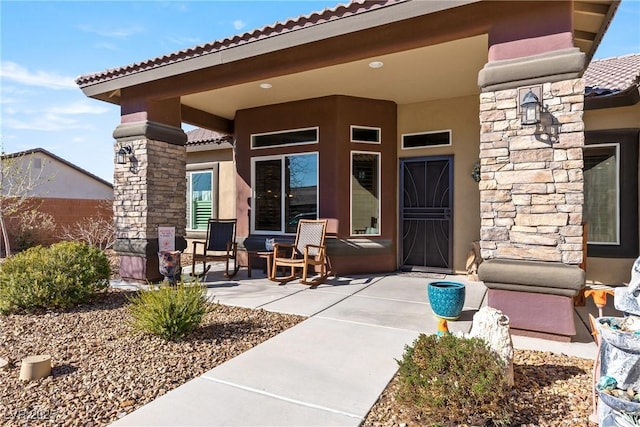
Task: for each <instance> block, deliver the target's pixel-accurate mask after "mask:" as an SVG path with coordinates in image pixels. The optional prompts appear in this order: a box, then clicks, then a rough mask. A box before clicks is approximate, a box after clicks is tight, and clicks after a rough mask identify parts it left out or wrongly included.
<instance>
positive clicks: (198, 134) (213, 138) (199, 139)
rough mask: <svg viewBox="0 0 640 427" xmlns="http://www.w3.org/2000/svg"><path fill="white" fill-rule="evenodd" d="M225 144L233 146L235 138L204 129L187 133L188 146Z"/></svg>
mask: <svg viewBox="0 0 640 427" xmlns="http://www.w3.org/2000/svg"><path fill="white" fill-rule="evenodd" d="M224 142H227V143H229V144H233V136H232V135H227V134H225V133H220V132H215V131H212V130H209V129H203V128H197V129H193V130H190V131H188V132H187V145H204V144H209V143H215V144H222V143H224Z"/></svg>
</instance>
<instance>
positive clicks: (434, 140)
mask: <svg viewBox="0 0 640 427" xmlns="http://www.w3.org/2000/svg"><path fill="white" fill-rule="evenodd" d="M445 145H451V131H450V130H443V131H436V132H421V133H406V134H404V135H402V149H403V150H405V149H411V148H425V147H440V146H445Z"/></svg>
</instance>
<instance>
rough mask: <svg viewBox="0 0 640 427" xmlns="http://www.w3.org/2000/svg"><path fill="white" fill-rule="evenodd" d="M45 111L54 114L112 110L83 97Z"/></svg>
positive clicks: (98, 112) (97, 112)
mask: <svg viewBox="0 0 640 427" xmlns="http://www.w3.org/2000/svg"><path fill="white" fill-rule="evenodd" d="M45 111H46V112H49V113H52V114H61V115H75V114H102V113H107V112H109V111H110V110H109V108H107V107H106V106H105V105H103V104H98V103H97V102H92V101H90V100H88V99H82V100H80V101H75V102H72V103H70V104H67V105H61V106H57V107H48V108H47V109H46V110H45Z"/></svg>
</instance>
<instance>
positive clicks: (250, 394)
mask: <svg viewBox="0 0 640 427" xmlns="http://www.w3.org/2000/svg"><path fill="white" fill-rule="evenodd" d="M361 421H362V418H360V417H354V416H349V415H346V414H340V413H337V412H334V411H331V410H328V409H324V408H319V407H314V406H309V405H307V404H302V403H298V402H295V401H287V400H283V399H281V398H278V397H277V396H272V395H268V394H265V393H261V392H256V391H253V390H247V389H242V388H238V387H235V386H233V385H228V384H223V383H220V382H216V381H211V380H209V379H203V378H201V377H199V378H195V379H193V380H191V381H189V382H188V383H186V384H183V385H182V386H180V387H178V388H177V389H175V390H172V391H170V392H169V393H167V394H165V395H164V396H161V397H160V398H158V399H156V400H154V401H153V402H151V403H149V404H147V405H145V406H143V407H142V408H140V409H138V410H137V411H135V412H133V413H131V414H129V415H127V416H126V417H124V418H121V419H120V420H118V421H116V422H114V423H113V424H111V425H112V426H178V425H180V426H231V425H235V426H291V427H294V426H302V425H304V426H318V427H320V426H329V425H331V426H345V427H356V426H358V425H359V424H360V422H361Z"/></svg>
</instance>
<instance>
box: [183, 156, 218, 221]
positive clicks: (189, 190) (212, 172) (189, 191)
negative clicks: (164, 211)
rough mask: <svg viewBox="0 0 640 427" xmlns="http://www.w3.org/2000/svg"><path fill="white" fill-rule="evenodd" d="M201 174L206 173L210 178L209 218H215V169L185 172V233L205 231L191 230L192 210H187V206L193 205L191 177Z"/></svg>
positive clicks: (216, 195)
mask: <svg viewBox="0 0 640 427" xmlns="http://www.w3.org/2000/svg"><path fill="white" fill-rule="evenodd" d="M202 173H208V174H209V175H210V176H211V216H210V218H217V212H216V208H217V197H218V194H217V187H216V185H215V181H216V178H217V177H216V168H202V169H193V170H187V200H186V204H187V207H188V209H187V214H188V215H187V224H186V227H185V229H186V231H187V232H201V231H207V228H206V227H205V228H193V210H192V209H191V208H189V206H192V205H193V199H192V195H193V175H194V174H202Z"/></svg>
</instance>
